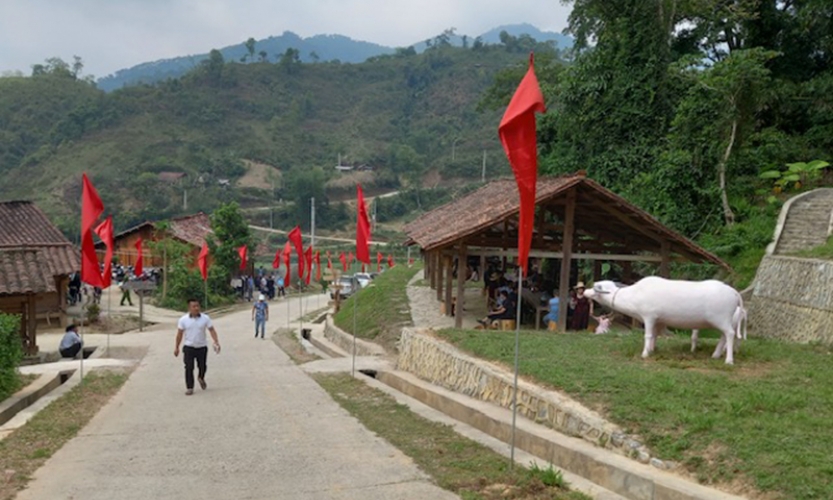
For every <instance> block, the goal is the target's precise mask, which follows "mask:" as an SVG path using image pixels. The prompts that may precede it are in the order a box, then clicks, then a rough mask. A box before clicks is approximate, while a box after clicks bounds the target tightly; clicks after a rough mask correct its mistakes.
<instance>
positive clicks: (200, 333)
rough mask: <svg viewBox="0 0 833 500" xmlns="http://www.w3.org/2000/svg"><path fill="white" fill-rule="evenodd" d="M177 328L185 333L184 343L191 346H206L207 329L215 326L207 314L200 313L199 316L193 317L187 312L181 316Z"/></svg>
mask: <svg viewBox="0 0 833 500" xmlns="http://www.w3.org/2000/svg"><path fill="white" fill-rule="evenodd" d="M177 328H179V329H180V330H182V331H183V332H184V334H185V342H183V343H182V345H187V346H190V347H206V346H207V345H208V339H207V338H206V336H205V332H206V330H208V329H209V328H214V323H212V322H211V318H209V317H208V315H207V314H204V313H200V315H199V317H196V318H192V317H191V315H190V314H186V315H184V316H183V317H181V318H179V323H177Z"/></svg>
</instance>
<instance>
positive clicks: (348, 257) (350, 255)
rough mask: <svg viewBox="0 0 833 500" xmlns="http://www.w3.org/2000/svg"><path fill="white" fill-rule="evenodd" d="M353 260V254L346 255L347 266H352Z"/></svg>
mask: <svg viewBox="0 0 833 500" xmlns="http://www.w3.org/2000/svg"><path fill="white" fill-rule="evenodd" d="M354 260H356V258H355V257H353V252H350V253H348V254H347V265H348V266H352V265H353V261H354Z"/></svg>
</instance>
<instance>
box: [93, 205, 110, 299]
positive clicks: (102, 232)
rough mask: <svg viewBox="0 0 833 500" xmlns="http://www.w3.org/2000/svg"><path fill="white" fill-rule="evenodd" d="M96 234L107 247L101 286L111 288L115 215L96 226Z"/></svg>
mask: <svg viewBox="0 0 833 500" xmlns="http://www.w3.org/2000/svg"><path fill="white" fill-rule="evenodd" d="M95 234H97V235H98V237H99V238H101V241H103V242H104V245H105V246H106V247H107V252H106V253H105V254H104V270H103V271H101V285H100V286H101V288H109V287H110V283H111V281H112V277H113V217H107V218H106V219H104V222H102V223H101V224H99V225H98V226H97V227H96V228H95Z"/></svg>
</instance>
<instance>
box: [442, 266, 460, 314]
mask: <svg viewBox="0 0 833 500" xmlns="http://www.w3.org/2000/svg"><path fill="white" fill-rule="evenodd" d="M453 271H454V262H453V261H452V258H451V256H446V257H445V315H446V316H451V283H452V279H453V277H454V272H453ZM457 274H458V275H459V274H460V268H459V266H458V268H457Z"/></svg>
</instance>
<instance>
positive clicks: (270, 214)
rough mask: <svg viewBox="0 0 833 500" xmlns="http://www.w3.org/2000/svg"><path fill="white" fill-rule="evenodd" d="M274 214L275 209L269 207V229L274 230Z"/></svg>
mask: <svg viewBox="0 0 833 500" xmlns="http://www.w3.org/2000/svg"><path fill="white" fill-rule="evenodd" d="M272 212H273V209H272V207H271V206H270V207H269V229H274V227H272Z"/></svg>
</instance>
